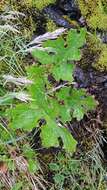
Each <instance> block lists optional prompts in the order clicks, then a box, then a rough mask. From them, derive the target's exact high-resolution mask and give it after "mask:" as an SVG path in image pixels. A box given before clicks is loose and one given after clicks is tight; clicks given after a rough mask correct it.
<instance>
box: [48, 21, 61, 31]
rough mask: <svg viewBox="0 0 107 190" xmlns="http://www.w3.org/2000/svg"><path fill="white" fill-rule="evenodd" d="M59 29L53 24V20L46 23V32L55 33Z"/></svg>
mask: <svg viewBox="0 0 107 190" xmlns="http://www.w3.org/2000/svg"><path fill="white" fill-rule="evenodd" d="M57 28H58V27H57V26H56V24H55V22H53V20H50V19H48V21H47V23H46V31H49V32H53V31H54V30H56V29H57Z"/></svg>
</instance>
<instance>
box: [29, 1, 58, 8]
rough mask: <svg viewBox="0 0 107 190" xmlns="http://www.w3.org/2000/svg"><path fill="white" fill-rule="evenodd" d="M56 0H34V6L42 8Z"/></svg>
mask: <svg viewBox="0 0 107 190" xmlns="http://www.w3.org/2000/svg"><path fill="white" fill-rule="evenodd" d="M55 1H56V0H32V4H33V7H36V8H37V9H39V10H42V9H43V8H44V7H46V6H47V5H49V4H51V3H55Z"/></svg>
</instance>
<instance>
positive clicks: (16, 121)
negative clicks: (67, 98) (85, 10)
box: [7, 66, 76, 151]
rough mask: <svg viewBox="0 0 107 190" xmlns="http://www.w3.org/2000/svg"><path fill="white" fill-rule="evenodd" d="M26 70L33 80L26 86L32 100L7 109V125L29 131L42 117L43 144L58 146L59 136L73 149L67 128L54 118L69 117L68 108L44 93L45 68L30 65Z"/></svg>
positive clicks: (65, 145)
mask: <svg viewBox="0 0 107 190" xmlns="http://www.w3.org/2000/svg"><path fill="white" fill-rule="evenodd" d="M27 72H28V77H29V78H30V79H32V81H33V83H32V84H31V86H29V87H28V91H29V94H30V95H31V97H32V102H30V103H27V104H19V105H17V106H16V107H15V108H13V109H11V110H10V109H9V111H8V112H7V114H8V115H9V117H10V119H11V122H10V124H9V126H10V127H12V128H13V129H23V130H26V131H29V130H32V128H34V127H36V125H37V123H38V121H39V120H40V119H41V118H43V119H45V121H46V125H45V126H42V128H41V139H42V144H43V146H45V147H50V146H59V141H58V139H59V137H60V138H61V139H62V142H63V147H64V148H65V149H66V150H68V151H72V150H74V149H75V146H76V141H75V140H74V138H73V137H72V135H71V134H70V132H69V131H68V129H65V128H64V127H61V128H60V127H59V126H58V123H57V122H56V118H58V117H59V116H61V118H63V121H64V122H66V121H67V120H68V119H70V110H69V112H66V109H65V106H64V105H60V104H59V103H58V101H57V100H56V99H52V98H51V97H50V96H48V95H47V94H46V89H45V86H46V84H47V83H48V81H47V79H46V78H45V77H44V73H45V69H44V68H43V67H37V66H32V67H31V68H28V69H27ZM65 112H66V114H65Z"/></svg>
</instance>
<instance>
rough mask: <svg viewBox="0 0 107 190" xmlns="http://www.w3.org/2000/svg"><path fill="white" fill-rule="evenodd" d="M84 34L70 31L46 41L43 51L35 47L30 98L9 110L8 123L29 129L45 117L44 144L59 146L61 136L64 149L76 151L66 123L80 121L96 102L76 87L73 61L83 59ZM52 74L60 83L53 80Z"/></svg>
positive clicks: (30, 69) (30, 75) (13, 127)
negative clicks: (34, 63) (72, 120)
mask: <svg viewBox="0 0 107 190" xmlns="http://www.w3.org/2000/svg"><path fill="white" fill-rule="evenodd" d="M85 34H86V31H85V30H84V29H81V30H80V31H79V32H77V30H70V31H69V32H68V34H67V36H66V39H65V40H64V39H63V37H59V38H58V39H56V40H48V41H45V42H44V43H43V50H38V49H35V50H34V51H33V52H32V55H33V57H34V58H35V59H36V61H37V64H36V65H33V66H30V67H28V68H27V76H28V78H29V79H30V80H32V82H33V83H32V84H31V85H30V86H28V87H27V92H28V93H29V96H30V97H31V101H29V102H28V103H20V104H18V105H16V107H15V108H12V109H9V110H8V111H7V115H8V117H9V118H10V123H9V126H10V127H11V128H12V129H15V130H16V129H23V130H25V131H30V130H32V129H33V128H34V127H36V126H38V122H39V121H40V119H44V120H45V124H44V125H42V127H41V139H42V145H43V146H44V147H53V146H55V147H58V146H59V138H61V140H62V142H63V148H64V149H65V150H67V151H74V150H75V147H76V144H77V142H76V140H75V139H74V138H73V136H72V135H71V133H70V132H69V130H68V129H67V128H65V127H64V125H65V124H66V122H67V121H70V120H71V119H72V118H76V119H77V120H78V121H79V120H81V119H82V118H83V116H84V114H85V113H87V111H89V110H93V109H94V108H95V106H96V105H97V102H96V101H95V100H94V98H93V97H92V96H90V95H88V94H87V93H86V91H85V90H84V89H80V90H78V89H76V88H74V87H73V81H74V78H73V72H74V68H75V66H74V64H73V61H78V60H80V59H81V50H80V48H81V47H82V46H83V45H84V43H85ZM49 75H52V76H53V77H54V78H55V80H56V84H57V83H59V86H56V87H55V86H54V84H53V83H52V82H50V80H49ZM60 80H62V81H63V83H61V82H60Z"/></svg>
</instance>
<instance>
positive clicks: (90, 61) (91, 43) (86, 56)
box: [80, 33, 107, 71]
mask: <svg viewBox="0 0 107 190" xmlns="http://www.w3.org/2000/svg"><path fill="white" fill-rule="evenodd" d="M82 53H83V56H82V59H81V61H80V64H82V65H83V66H84V67H85V66H86V67H87V66H93V67H94V68H95V69H97V70H100V71H107V45H106V44H104V43H102V42H101V40H100V39H99V38H98V37H97V36H96V34H95V35H94V34H89V33H88V34H87V37H86V47H85V48H84V49H83V52H82Z"/></svg>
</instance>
